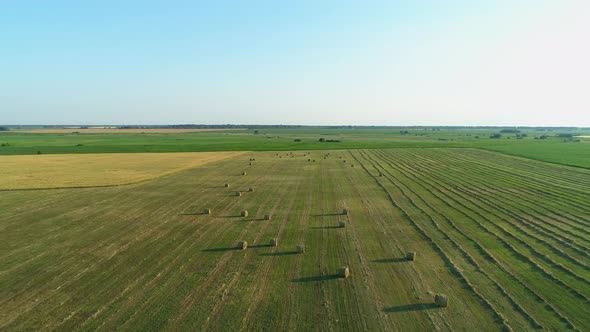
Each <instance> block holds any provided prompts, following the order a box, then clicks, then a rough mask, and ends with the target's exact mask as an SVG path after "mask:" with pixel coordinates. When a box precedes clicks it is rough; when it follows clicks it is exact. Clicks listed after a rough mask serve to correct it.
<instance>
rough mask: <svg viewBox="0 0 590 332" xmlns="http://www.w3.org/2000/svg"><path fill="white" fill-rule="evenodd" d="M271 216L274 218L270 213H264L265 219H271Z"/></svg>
mask: <svg viewBox="0 0 590 332" xmlns="http://www.w3.org/2000/svg"><path fill="white" fill-rule="evenodd" d="M271 218H272V216H271V215H270V214H265V215H264V220H270V219H271Z"/></svg>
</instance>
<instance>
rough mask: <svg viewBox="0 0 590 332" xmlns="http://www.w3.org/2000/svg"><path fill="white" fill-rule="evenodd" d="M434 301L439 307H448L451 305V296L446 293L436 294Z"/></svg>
mask: <svg viewBox="0 0 590 332" xmlns="http://www.w3.org/2000/svg"><path fill="white" fill-rule="evenodd" d="M434 303H435V304H436V305H437V306H439V307H446V306H448V305H449V297H448V296H446V295H444V294H436V295H435V296H434Z"/></svg>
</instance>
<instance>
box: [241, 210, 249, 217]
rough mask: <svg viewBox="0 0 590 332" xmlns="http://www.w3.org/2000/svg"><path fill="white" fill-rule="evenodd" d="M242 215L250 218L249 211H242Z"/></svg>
mask: <svg viewBox="0 0 590 332" xmlns="http://www.w3.org/2000/svg"><path fill="white" fill-rule="evenodd" d="M240 215H241V216H242V217H247V216H248V210H244V211H242V212H241V213H240Z"/></svg>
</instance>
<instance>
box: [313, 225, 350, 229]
mask: <svg viewBox="0 0 590 332" xmlns="http://www.w3.org/2000/svg"><path fill="white" fill-rule="evenodd" d="M332 228H342V227H340V226H314V227H310V229H332Z"/></svg>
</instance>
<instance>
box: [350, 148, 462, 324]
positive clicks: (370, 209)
mask: <svg viewBox="0 0 590 332" xmlns="http://www.w3.org/2000/svg"><path fill="white" fill-rule="evenodd" d="M351 157H352V158H354V155H353V154H352V153H351ZM368 176H370V177H372V178H373V179H374V176H373V175H371V174H368ZM347 179H348V181H349V182H350V183H351V184H353V185H352V188H353V189H354V190H355V192H356V193H357V195H358V196H359V197H360V198H361V202H363V205H364V207H365V209H364V210H365V211H366V212H367V214H368V216H369V218H370V220H372V221H378V223H369V224H370V225H371V229H373V231H374V232H375V233H383V234H388V233H390V232H388V231H387V229H388V228H387V227H385V226H384V224H383V220H384V219H383V217H382V216H378V217H377V216H375V214H377V211H378V209H377V208H375V207H374V205H373V204H372V203H371V200H370V199H369V197H367V196H366V195H363V192H361V191H360V190H358V186H356V185H354V184H355V181H354V180H353V178H352V177H351V176H350V175H347ZM349 220H350V222H351V227H350V229H351V230H352V231H351V234H352V238H353V241H354V243H355V248H356V250H357V253H358V256H359V261H361V265H362V266H363V272H364V273H365V284H366V288H367V290H373V291H372V293H373V298H374V299H375V300H376V302H377V305H376V310H377V311H378V314H379V315H380V316H381V318H383V319H387V318H388V317H389V316H388V315H386V314H385V313H384V312H383V310H382V308H385V307H386V306H385V305H384V302H383V300H382V299H381V297H380V296H379V294H378V293H376V291H377V290H378V289H379V287H378V286H377V285H378V283H377V282H376V280H375V277H374V276H373V274H372V273H371V272H370V271H371V269H370V267H369V265H368V263H367V259H366V258H365V257H364V255H362V253H361V251H360V250H359V248H361V247H362V246H361V241H360V240H359V239H358V236H357V234H356V231H355V227H354V222H353V219H352V218H350V217H349ZM390 236H391V237H392V238H393V237H395V235H394V234H390ZM380 244H381V245H382V246H383V243H382V242H380ZM396 248H397V250H398V252H399V253H400V254H403V253H404V251H403V249H402V248H401V247H400V246H399V244H398V243H397V242H396ZM411 269H412V270H413V272H414V274H415V278H416V279H418V280H419V281H420V284H422V285H423V279H422V276H421V275H420V274H419V273H417V270H416V268H415V267H414V266H413V265H412V266H411ZM413 288H414V290H415V291H416V292H418V293H422V292H420V291H418V290H417V289H416V286H415V285H413ZM426 317H428V320H429V321H430V323H431V324H432V325H431V327H432V328H433V329H436V328H437V325H436V324H435V322H434V319H433V317H432V315H431V314H430V312H428V311H426ZM443 324H444V325H445V326H446V328H449V329H451V326H450V325H449V324H448V322H447V321H446V320H444V319H443ZM400 328H401V327H400ZM384 329H385V328H384Z"/></svg>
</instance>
